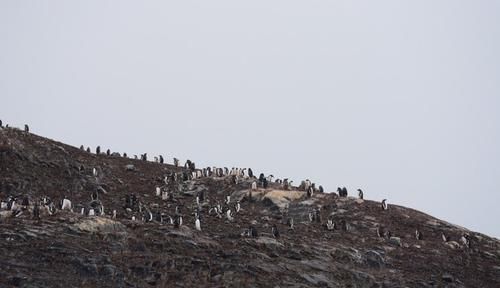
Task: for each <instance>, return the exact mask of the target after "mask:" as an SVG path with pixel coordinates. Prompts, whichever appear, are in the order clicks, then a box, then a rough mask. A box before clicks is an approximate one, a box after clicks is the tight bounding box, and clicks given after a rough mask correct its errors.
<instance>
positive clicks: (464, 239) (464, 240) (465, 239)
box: [460, 234, 470, 248]
mask: <svg viewBox="0 0 500 288" xmlns="http://www.w3.org/2000/svg"><path fill="white" fill-rule="evenodd" d="M460 242H462V244H464V245H465V247H467V248H470V236H469V234H463V235H462V237H460Z"/></svg>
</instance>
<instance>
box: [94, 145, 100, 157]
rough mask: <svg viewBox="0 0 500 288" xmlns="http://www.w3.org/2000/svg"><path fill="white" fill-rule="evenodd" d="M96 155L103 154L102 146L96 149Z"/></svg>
mask: <svg viewBox="0 0 500 288" xmlns="http://www.w3.org/2000/svg"><path fill="white" fill-rule="evenodd" d="M95 154H97V155H99V154H101V146H97V148H95Z"/></svg>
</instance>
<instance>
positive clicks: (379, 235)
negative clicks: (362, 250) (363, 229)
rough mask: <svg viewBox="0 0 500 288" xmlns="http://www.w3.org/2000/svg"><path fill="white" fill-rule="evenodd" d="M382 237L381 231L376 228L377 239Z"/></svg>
mask: <svg viewBox="0 0 500 288" xmlns="http://www.w3.org/2000/svg"><path fill="white" fill-rule="evenodd" d="M383 236H384V234H383V231H382V229H380V227H378V226H377V237H378V238H382V237H383Z"/></svg>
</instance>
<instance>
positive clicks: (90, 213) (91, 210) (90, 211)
mask: <svg viewBox="0 0 500 288" xmlns="http://www.w3.org/2000/svg"><path fill="white" fill-rule="evenodd" d="M89 216H95V210H94V209H92V208H90V209H89Z"/></svg>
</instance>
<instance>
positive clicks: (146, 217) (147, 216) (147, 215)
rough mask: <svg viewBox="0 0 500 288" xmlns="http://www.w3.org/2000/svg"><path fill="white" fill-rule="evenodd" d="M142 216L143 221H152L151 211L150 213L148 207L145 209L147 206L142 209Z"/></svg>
mask: <svg viewBox="0 0 500 288" xmlns="http://www.w3.org/2000/svg"><path fill="white" fill-rule="evenodd" d="M142 217H143V218H144V219H143V221H144V222H151V221H153V213H151V211H150V210H149V209H147V208H146V209H145V210H144V214H143V216H142Z"/></svg>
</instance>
